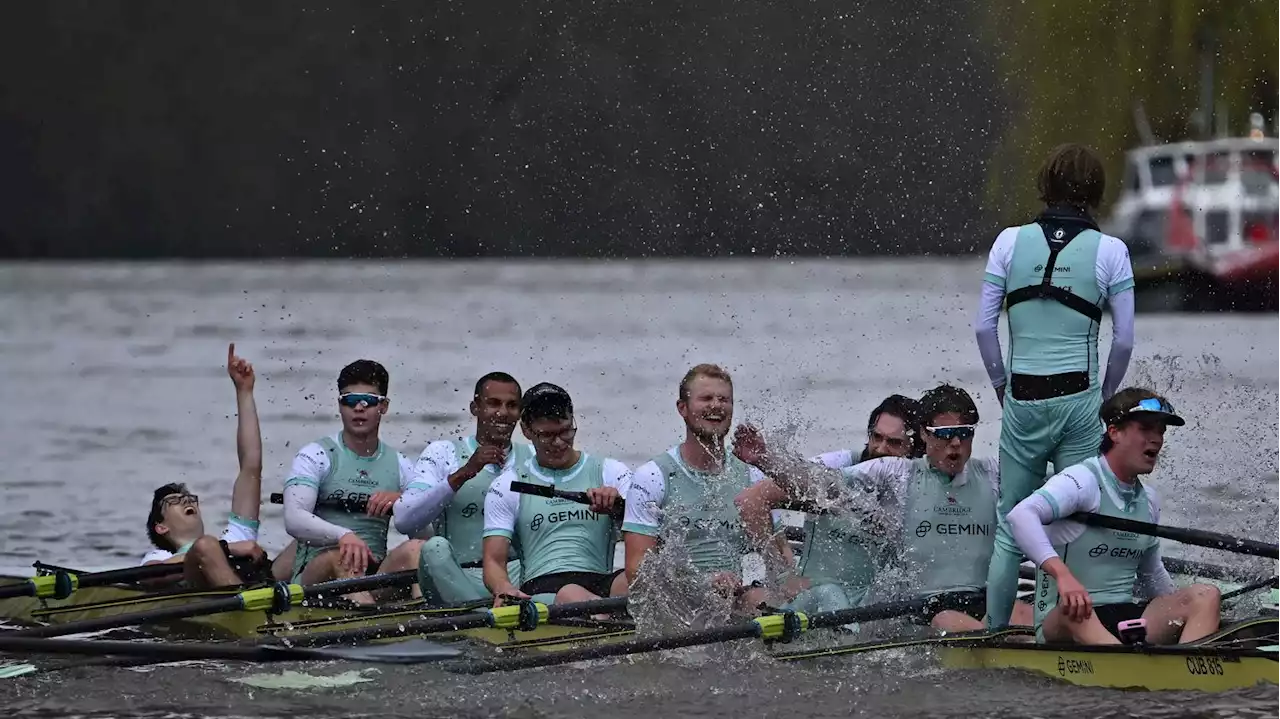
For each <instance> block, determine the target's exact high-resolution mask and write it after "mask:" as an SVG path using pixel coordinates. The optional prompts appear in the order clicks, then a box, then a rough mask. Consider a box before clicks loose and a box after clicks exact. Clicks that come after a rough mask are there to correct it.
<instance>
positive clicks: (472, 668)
mask: <svg viewBox="0 0 1280 719" xmlns="http://www.w3.org/2000/svg"><path fill="white" fill-rule="evenodd" d="M974 596H979V595H978V594H977V593H974V592H948V593H946V594H939V595H935V596H932V597H916V598H913V599H906V600H902V601H896V602H884V603H881V604H871V605H868V606H865V607H854V608H852V609H842V610H839V611H834V612H823V613H820V614H814V615H812V616H809V617H807V618H808V629H821V628H830V627H838V626H843V625H845V624H850V623H853V622H868V621H874V620H877V619H890V618H893V617H900V616H904V615H907V614H915V613H917V612H920V611H924V610H926V609H931V608H932V609H940V608H943V607H945V606H946V605H947V604H948V603H954V602H956V601H958V600H963V599H965V598H968V597H974ZM783 616H785V615H782V616H778V615H775V616H774V617H772V618H762V619H760V620H755V621H751V622H745V623H743V624H735V625H732V626H728V627H718V628H714V629H701V630H698V631H694V632H687V633H684V634H678V635H669V636H665V637H650V638H644V639H631V640H628V641H624V642H617V643H614V644H603V645H597V646H590V647H583V648H581V649H568V650H564V651H559V652H548V653H544V654H540V655H531V656H522V657H513V658H511V659H498V660H493V661H488V662H479V663H474V664H469V665H462V666H460V667H458V668H456V669H455V671H459V672H463V673H467V674H484V673H488V672H495V671H505V670H508V669H526V668H529V667H540V666H553V665H557V664H568V663H572V662H580V661H585V660H589V659H603V658H605V657H615V656H622V655H629V654H644V653H646V652H657V651H663V650H667V649H681V648H684V647H693V646H699V645H702V644H713V643H718V642H731V641H737V640H739V639H751V638H754V637H762V636H765V633H764V632H765V629H764V625H763V624H762V623H761V622H763V621H765V620H766V619H774V620H781V619H782V618H783ZM773 626H775V627H776V626H777V625H776V624H775V625H773ZM801 631H804V630H801Z"/></svg>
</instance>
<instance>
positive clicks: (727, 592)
mask: <svg viewBox="0 0 1280 719" xmlns="http://www.w3.org/2000/svg"><path fill="white" fill-rule="evenodd" d="M741 586H742V579H741V578H740V577H738V575H737V574H734V573H733V572H716V573H715V574H712V575H711V588H712V589H713V590H715V591H716V592H717V593H719V594H723V595H724V596H726V597H731V596H733V593H734V592H736V591H738V587H741Z"/></svg>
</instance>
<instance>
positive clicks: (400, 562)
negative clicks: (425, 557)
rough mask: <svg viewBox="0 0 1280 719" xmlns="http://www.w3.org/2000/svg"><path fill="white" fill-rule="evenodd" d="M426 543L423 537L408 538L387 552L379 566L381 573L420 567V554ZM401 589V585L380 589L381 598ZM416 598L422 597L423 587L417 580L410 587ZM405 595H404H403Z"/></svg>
mask: <svg viewBox="0 0 1280 719" xmlns="http://www.w3.org/2000/svg"><path fill="white" fill-rule="evenodd" d="M423 544H425V542H424V540H421V539H407V540H405V541H404V543H402V544H400V545H399V546H397V547H396V548H395V549H393V550H391V551H390V552H387V558H386V559H384V560H382V564H381V565H379V567H378V573H379V574H390V573H392V572H402V571H404V570H406V569H417V568H418V554H419V553H420V552H421V551H422V545H423ZM398 591H400V589H399V587H391V588H389V589H387V590H379V591H378V594H379V598H380V599H382V598H385V597H386V596H391V595H394V594H396V593H397V592H398ZM410 591H411V593H412V594H413V598H414V599H421V598H422V588H421V587H419V586H418V583H417V582H414V583H413V587H412V588H411V589H410ZM402 596H403V595H402Z"/></svg>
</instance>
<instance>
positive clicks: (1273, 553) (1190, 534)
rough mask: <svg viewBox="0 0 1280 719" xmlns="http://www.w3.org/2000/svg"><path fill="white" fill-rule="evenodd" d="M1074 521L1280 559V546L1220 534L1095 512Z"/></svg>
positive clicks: (1084, 514)
mask: <svg viewBox="0 0 1280 719" xmlns="http://www.w3.org/2000/svg"><path fill="white" fill-rule="evenodd" d="M1071 519H1074V520H1076V521H1079V522H1081V523H1083V524H1090V525H1093V526H1095V527H1106V528H1107V529H1114V530H1117V531H1120V532H1136V533H1138V534H1147V535H1151V536H1155V537H1163V538H1164V539H1172V540H1174V541H1176V542H1182V543H1183V544H1194V545H1197V546H1200V547H1210V548H1213V549H1221V550H1223V551H1224V552H1234V553H1236V554H1251V555H1254V556H1258V557H1269V558H1271V559H1280V545H1276V544H1269V543H1267V542H1258V541H1255V540H1252V539H1244V538H1241V537H1232V536H1230V535H1227V534H1219V533H1218V532H1206V531H1204V530H1200V529H1185V528H1183V527H1167V526H1163V525H1159V524H1152V523H1150V522H1138V521H1134V520H1132V519H1124V518H1122V517H1110V516H1107V515H1103V514H1095V513H1093V512H1078V513H1076V514H1073V515H1071Z"/></svg>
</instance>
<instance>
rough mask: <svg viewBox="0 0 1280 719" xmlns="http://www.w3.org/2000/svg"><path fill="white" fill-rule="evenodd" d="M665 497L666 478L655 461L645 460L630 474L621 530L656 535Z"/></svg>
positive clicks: (659, 526)
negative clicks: (629, 484) (629, 486)
mask: <svg viewBox="0 0 1280 719" xmlns="http://www.w3.org/2000/svg"><path fill="white" fill-rule="evenodd" d="M666 499H667V480H666V477H664V476H663V475H662V470H661V469H659V468H658V463H657V462H652V461H650V462H645V463H644V464H642V465H640V467H639V468H638V469H636V471H635V474H633V475H632V476H631V488H630V489H629V490H628V491H627V494H626V500H627V506H626V516H625V517H624V519H623V521H622V531H624V532H635V533H636V534H644V535H646V536H650V537H656V536H658V530H659V529H660V528H661V526H662V507H663V504H664V503H665V502H666Z"/></svg>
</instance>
